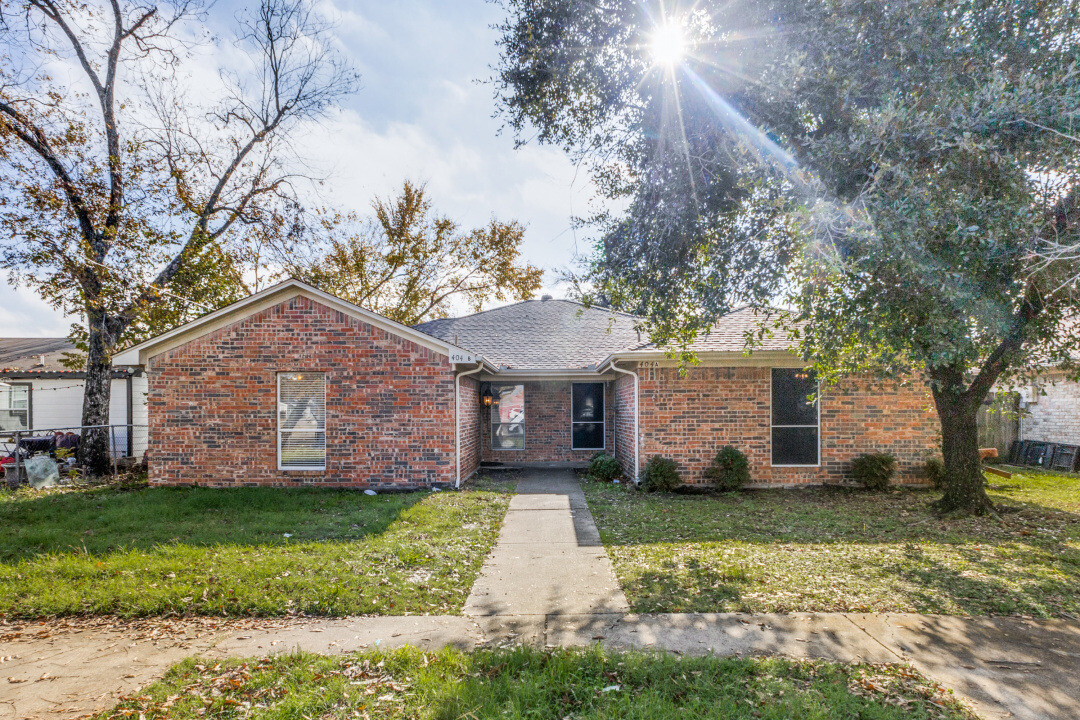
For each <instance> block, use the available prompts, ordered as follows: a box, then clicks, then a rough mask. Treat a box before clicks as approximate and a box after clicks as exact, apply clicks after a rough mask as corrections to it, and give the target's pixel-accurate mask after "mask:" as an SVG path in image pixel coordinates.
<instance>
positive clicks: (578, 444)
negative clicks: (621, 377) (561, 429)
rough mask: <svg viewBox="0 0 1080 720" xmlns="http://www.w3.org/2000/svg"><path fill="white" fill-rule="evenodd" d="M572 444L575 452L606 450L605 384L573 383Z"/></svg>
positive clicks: (571, 393)
mask: <svg viewBox="0 0 1080 720" xmlns="http://www.w3.org/2000/svg"><path fill="white" fill-rule="evenodd" d="M570 396H571V403H570V404H571V408H570V443H571V448H572V449H574V450H603V449H604V383H573V385H572V386H571V390H570Z"/></svg>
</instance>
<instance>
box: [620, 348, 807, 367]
mask: <svg viewBox="0 0 1080 720" xmlns="http://www.w3.org/2000/svg"><path fill="white" fill-rule="evenodd" d="M696 355H697V359H698V360H699V362H698V363H696V364H690V367H694V366H695V365H696V366H697V367H702V366H704V367H806V366H807V365H808V364H809V363H808V362H806V361H805V360H803V359H802V358H800V357H799V356H798V355H797V354H796V353H793V352H791V351H789V350H758V351H756V352H751V353H750V354H749V355H748V354H746V353H743V352H731V351H722V350H704V351H701V352H698V353H696ZM618 362H659V363H661V365H670V366H672V367H674V366H675V365H678V362H679V361H678V359H676V358H672V357H671V356H670V355H668V354H667V353H666V352H664V351H663V350H633V351H627V352H616V353H612V354H611V355H609V356H608V357H606V358H604V360H603V362H601V363H600V364H599V367H601V368H605V369H606V368H608V367H610V366H611V364H613V363H618Z"/></svg>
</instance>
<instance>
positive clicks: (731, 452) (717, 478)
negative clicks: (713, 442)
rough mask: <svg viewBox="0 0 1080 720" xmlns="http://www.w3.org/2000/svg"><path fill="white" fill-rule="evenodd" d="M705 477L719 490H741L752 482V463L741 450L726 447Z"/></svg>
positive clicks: (706, 470)
mask: <svg viewBox="0 0 1080 720" xmlns="http://www.w3.org/2000/svg"><path fill="white" fill-rule="evenodd" d="M705 477H706V478H707V479H708V480H709V482H711V483H712V484H713V485H714V486H715V487H716V489H717V490H723V491H730V490H739V489H741V488H742V486H743V485H745V484H746V483H748V482H750V461H749V460H747V459H746V453H744V452H743V451H742V450H740V449H739V448H737V447H732V446H731V445H725V446H724V447H722V448H720V452H718V453H716V457H715V458H713V461H712V465H710V466H709V467H707V468H706V469H705Z"/></svg>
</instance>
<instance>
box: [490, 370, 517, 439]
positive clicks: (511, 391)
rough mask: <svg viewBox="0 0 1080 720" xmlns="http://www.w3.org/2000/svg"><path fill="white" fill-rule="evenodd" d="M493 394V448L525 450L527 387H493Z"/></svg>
mask: <svg viewBox="0 0 1080 720" xmlns="http://www.w3.org/2000/svg"><path fill="white" fill-rule="evenodd" d="M491 394H492V396H493V400H492V403H491V447H492V448H493V449H494V450H524V449H525V386H524V385H493V386H492V388H491Z"/></svg>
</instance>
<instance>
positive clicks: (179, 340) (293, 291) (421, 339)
mask: <svg viewBox="0 0 1080 720" xmlns="http://www.w3.org/2000/svg"><path fill="white" fill-rule="evenodd" d="M298 295H302V296H304V297H307V298H309V299H311V300H313V301H315V302H318V303H321V304H323V305H326V306H327V307H330V308H332V309H334V310H339V311H341V312H343V313H345V314H346V315H350V316H352V317H354V318H356V319H358V320H361V321H363V322H366V323H369V324H371V325H374V326H375V327H378V328H381V329H382V330H385V331H387V332H389V333H392V334H394V335H397V336H399V337H402V338H404V339H406V340H411V341H412V342H415V343H416V344H417V345H420V346H422V347H426V348H428V349H429V350H433V351H435V352H438V353H441V354H443V355H446V356H448V357H449V358H450V361H451V362H452V363H475V362H477V361H478V360H479V358H477V357H476V356H475V355H474V354H473V353H471V352H468V351H466V350H463V349H462V348H460V347H456V346H455V345H453V344H451V343H447V342H445V341H443V340H441V339H439V338H438V337H435V336H433V335H429V334H427V333H425V332H423V331H421V330H416V329H414V328H410V327H407V326H405V325H402V324H401V323H397V322H394V321H393V320H390V319H389V318H385V317H383V316H382V315H379V314H378V313H374V312H371V311H370V310H365V309H364V308H362V307H360V306H359V305H354V304H353V303H350V302H348V301H346V300H342V299H341V298H338V297H335V296H333V295H331V294H329V293H325V292H323V291H322V290H319V289H318V288H314V287H312V286H311V285H308V284H306V283H303V282H300V281H299V280H295V279H292V278H290V279H289V280H286V281H284V282H281V283H278V284H277V285H274V286H272V287H269V288H267V289H266V290H263V291H260V292H257V293H255V294H254V295H250V296H249V297H246V298H244V299H243V300H240V301H238V302H235V303H233V304H231V305H226V306H225V307H223V308H221V309H220V310H216V311H214V312H212V313H208V314H206V315H204V316H202V317H200V318H198V319H196V320H193V321H192V322H189V323H187V324H185V325H181V326H180V327H178V328H175V329H174V330H170V331H169V332H167V333H162V334H161V335H158V336H157V337H153V338H151V339H149V340H147V341H145V342H142V343H139V344H138V345H135V346H133V347H130V348H128V349H127V350H123V351H121V352H119V353H117V354H116V355H115V356H114V358H113V361H114V362H115V363H116V364H125V365H144V364H145V363H146V361H147V360H148V359H149V358H151V357H153V356H154V355H159V354H161V353H163V352H167V351H169V350H171V349H173V348H175V347H178V346H180V345H183V344H185V343H187V342H190V341H191V340H194V339H196V338H199V337H202V336H203V335H206V334H208V333H211V332H213V331H215V330H218V329H220V328H223V327H226V326H228V325H232V324H233V323H236V322H239V321H240V320H243V319H244V318H247V317H250V316H251V315H254V314H255V313H258V312H261V311H263V310H265V309H267V308H270V307H273V306H275V305H278V304H280V303H282V302H284V301H286V300H289V299H291V298H293V297H296V296H298Z"/></svg>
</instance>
